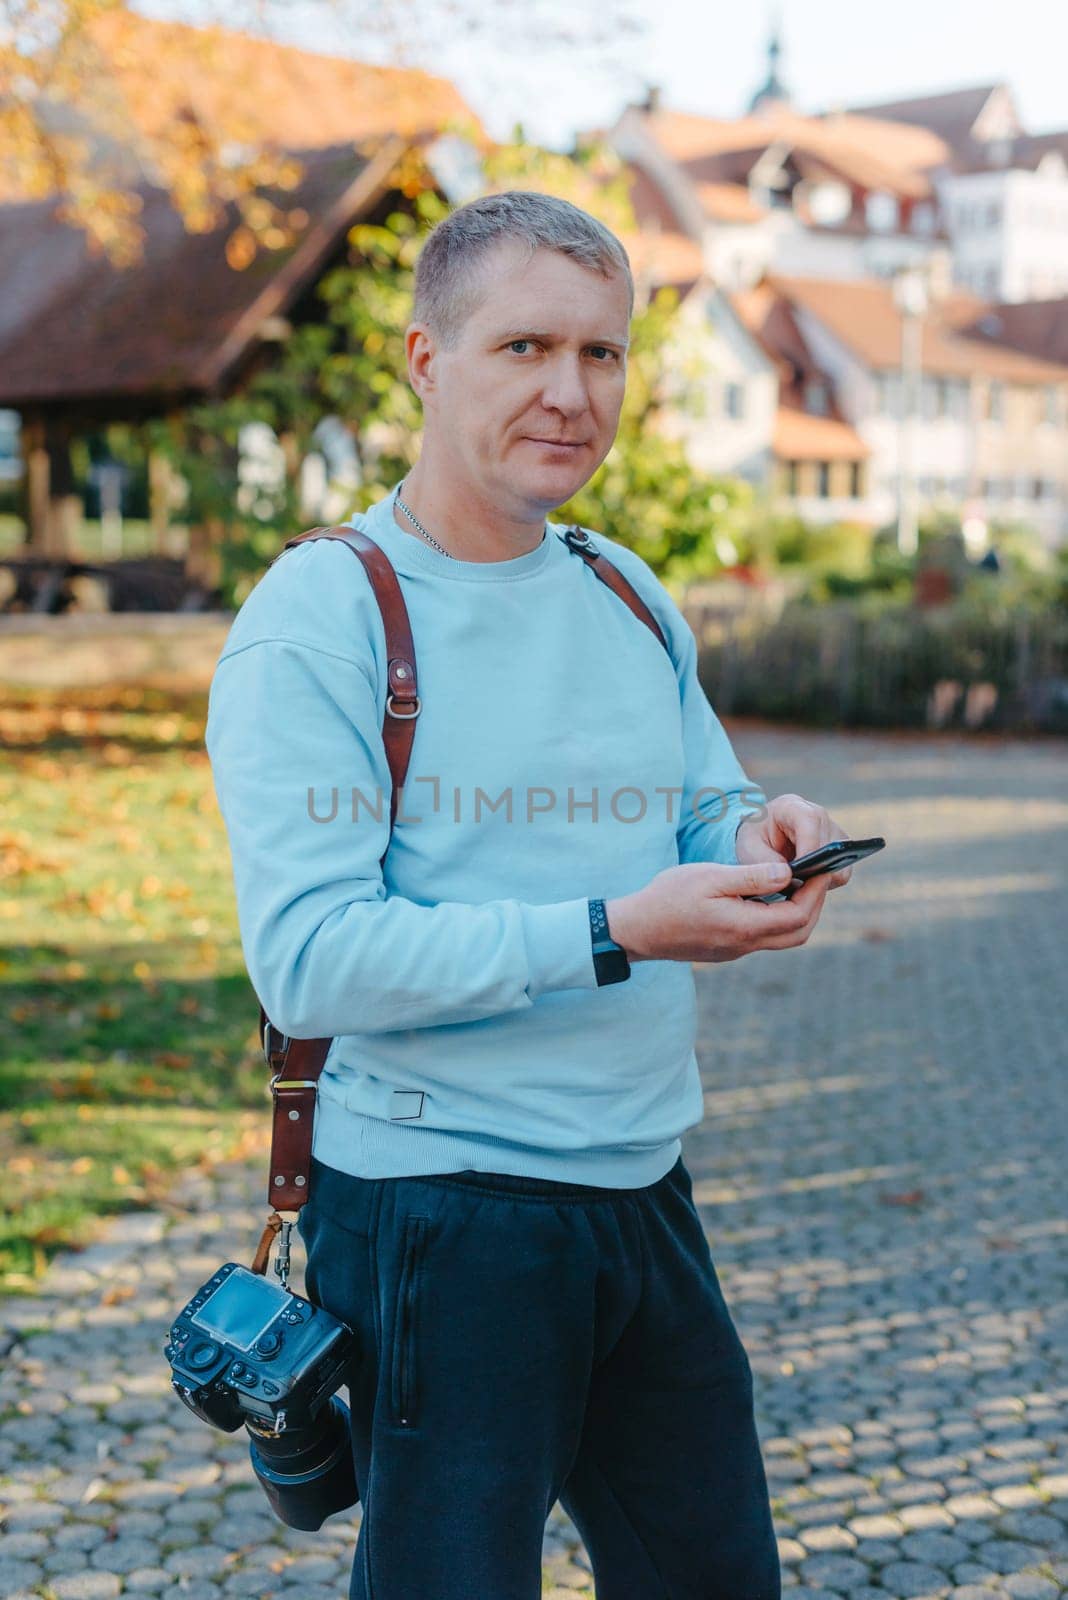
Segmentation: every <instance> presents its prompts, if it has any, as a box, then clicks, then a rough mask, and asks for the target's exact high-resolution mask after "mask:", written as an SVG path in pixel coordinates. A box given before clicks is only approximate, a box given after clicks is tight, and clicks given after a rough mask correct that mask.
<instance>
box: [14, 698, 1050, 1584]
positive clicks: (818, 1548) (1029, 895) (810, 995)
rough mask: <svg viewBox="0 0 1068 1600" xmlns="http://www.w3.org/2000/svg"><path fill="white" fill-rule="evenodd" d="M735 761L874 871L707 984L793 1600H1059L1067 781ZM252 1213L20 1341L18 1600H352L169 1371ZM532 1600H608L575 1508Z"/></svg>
mask: <svg viewBox="0 0 1068 1600" xmlns="http://www.w3.org/2000/svg"><path fill="white" fill-rule="evenodd" d="M735 739H736V744H737V747H738V749H739V751H740V753H741V754H742V756H743V759H744V760H745V761H746V763H747V765H748V767H749V770H750V771H751V772H752V774H753V775H754V776H755V777H757V778H759V779H760V780H761V781H762V782H763V783H764V784H765V786H766V787H767V788H768V789H769V791H770V792H772V793H779V792H782V791H785V790H797V791H799V792H801V793H803V794H806V795H809V796H811V797H812V798H815V799H817V800H820V801H821V802H823V803H824V804H826V805H828V806H829V807H830V808H831V810H832V812H833V813H834V815H835V816H836V817H837V819H838V820H839V821H840V822H841V824H842V825H843V826H844V827H845V828H846V829H847V831H849V832H850V833H852V834H854V835H860V836H863V835H867V834H869V833H883V834H885V835H886V836H887V838H888V840H889V848H888V849H887V851H886V852H884V853H883V854H882V855H881V856H879V857H877V858H876V859H874V860H872V861H870V862H867V863H865V864H864V865H862V866H860V867H858V868H857V869H856V871H855V873H854V876H853V881H852V883H851V884H850V885H849V886H848V888H845V889H843V890H841V891H839V892H837V893H835V894H834V895H832V897H831V899H830V901H829V902H828V907H827V911H826V913H825V916H824V919H823V921H822V923H821V925H820V927H819V929H818V930H817V932H816V934H815V936H814V937H813V939H812V940H811V941H810V943H809V944H808V945H807V946H805V947H804V948H802V949H800V950H794V951H790V952H786V953H780V954H776V955H763V956H757V957H752V958H750V959H748V960H746V961H740V962H732V963H729V964H727V965H725V966H718V967H705V968H702V969H701V970H700V976H699V982H698V988H699V997H700V1008H701V1024H702V1027H701V1046H700V1055H701V1060H702V1065H703V1068H704V1077H705V1085H706V1090H707V1096H706V1116H705V1120H704V1122H703V1124H702V1125H701V1127H700V1128H699V1129H696V1130H694V1131H693V1132H692V1133H691V1134H690V1135H689V1137H688V1138H687V1140H686V1147H685V1154H686V1159H687V1163H688V1165H689V1167H690V1170H691V1172H692V1174H693V1178H694V1192H695V1197H696V1199H697V1201H698V1204H699V1205H700V1206H701V1209H702V1215H703V1217H704V1220H705V1222H706V1224H707V1228H708V1232H709V1238H710V1242H711V1245H712V1253H713V1257H714V1259H715V1261H716V1263H717V1268H718V1270H719V1274H720V1278H721V1281H722V1283H723V1287H724V1291H725V1293H726V1296H727V1299H728V1302H729V1304H730V1305H731V1307H732V1310H733V1312H734V1315H735V1319H736V1322H737V1324H738V1327H739V1330H740V1332H741V1334H742V1337H743V1340H744V1342H745V1344H746V1347H747V1349H748V1351H749V1353H750V1357H751V1360H752V1364H753V1368H754V1372H755V1375H756V1392H757V1405H758V1410H759V1416H760V1426H761V1433H762V1437H763V1440H764V1450H765V1459H766V1463H767V1468H768V1474H769V1480H770V1485H771V1492H772V1496H773V1501H774V1509H775V1515H776V1521H777V1526H778V1530H779V1534H780V1538H781V1552H782V1561H783V1575H784V1582H785V1584H786V1585H787V1586H788V1588H789V1592H790V1593H791V1596H792V1600H836V1597H844V1600H886V1597H887V1596H896V1597H900V1600H906V1597H911V1600H922V1597H932V1596H945V1595H951V1596H954V1597H956V1600H1008V1597H1013V1600H1055V1597H1056V1596H1059V1595H1062V1594H1065V1593H1068V1406H1066V1401H1068V1249H1066V1236H1068V1220H1066V1207H1065V1184H1064V1171H1065V1135H1066V1128H1068V1117H1066V1106H1065V1100H1066V1093H1065V1078H1066V1072H1065V1066H1066V1060H1065V1058H1066V1054H1068V1051H1066V1047H1065V1044H1064V1031H1063V1026H1062V1009H1063V998H1064V982H1063V979H1064V957H1065V951H1066V949H1068V910H1066V907H1068V897H1066V893H1065V890H1066V882H1065V879H1066V877H1068V783H1066V781H1065V780H1066V777H1068V752H1066V750H1065V747H1064V746H1063V745H1057V744H1052V743H1051V744H1039V743H1026V742H1006V743H992V742H991V743H987V742H985V741H983V742H978V743H966V742H964V741H957V740H954V739H945V738H941V739H938V740H933V741H927V740H920V739H915V738H891V737H881V736H872V735H857V736H850V737H848V738H847V737H843V736H841V735H834V734H813V733H804V732H793V731H791V732H785V731H769V730H767V729H761V728H756V727H742V728H737V729H735ZM262 1181H263V1174H262V1171H261V1168H260V1165H258V1164H257V1165H256V1166H255V1167H254V1168H237V1169H225V1170H223V1171H221V1172H218V1173H217V1174H216V1175H215V1176H214V1178H213V1179H212V1180H210V1181H209V1180H204V1181H203V1182H201V1183H200V1184H199V1186H198V1187H193V1186H192V1185H188V1184H187V1185H183V1186H181V1187H180V1189H179V1191H178V1193H177V1196H176V1198H177V1199H178V1201H179V1202H180V1208H176V1210H175V1212H174V1214H173V1215H167V1216H156V1215H139V1216H131V1217H128V1218H124V1219H122V1220H120V1221H119V1222H118V1223H117V1224H115V1225H114V1226H113V1227H111V1228H110V1229H109V1231H108V1232H107V1233H106V1235H105V1236H104V1237H103V1238H102V1240H101V1242H100V1243H98V1244H96V1245H94V1246H92V1247H90V1249H88V1250H87V1251H85V1252H82V1253H81V1254H78V1255H70V1256H67V1257H66V1258H63V1259H61V1260H59V1261H58V1262H57V1263H56V1264H55V1266H54V1269H53V1271H52V1273H51V1275H50V1277H49V1279H48V1280H47V1281H46V1283H45V1284H44V1286H43V1288H42V1292H41V1294H40V1296H39V1297H37V1298H35V1299H33V1300H28V1301H19V1302H14V1303H9V1305H8V1306H7V1307H6V1308H4V1309H3V1310H2V1311H0V1321H3V1322H6V1326H7V1329H8V1334H7V1338H8V1340H9V1342H10V1348H9V1350H8V1353H7V1356H6V1361H5V1365H4V1371H3V1375H2V1378H0V1416H2V1417H3V1418H4V1421H3V1428H2V1431H0V1475H2V1476H0V1516H2V1519H3V1536H2V1538H0V1595H2V1596H4V1597H6V1600H14V1597H16V1596H25V1595H30V1594H33V1595H37V1596H51V1597H53V1600H103V1597H105V1596H108V1597H110V1596H116V1595H119V1594H146V1595H152V1594H160V1595H164V1596H173V1597H175V1600H177V1597H182V1600H218V1597H219V1596H220V1595H249V1596H252V1595H254V1596H264V1597H266V1596H269V1595H283V1596H292V1597H296V1596H300V1597H303V1600H326V1597H331V1600H336V1597H340V1596H342V1595H343V1594H345V1593H346V1578H347V1573H348V1569H349V1565H350V1560H351V1551H352V1546H353V1541H354V1538H355V1534H356V1531H357V1527H358V1522H357V1521H356V1520H353V1519H352V1518H349V1517H338V1518H334V1519H332V1520H331V1522H330V1523H328V1525H327V1526H326V1527H325V1528H324V1529H323V1530H322V1531H321V1532H320V1533H317V1534H300V1533H296V1532H294V1531H292V1530H290V1529H286V1528H283V1527H282V1526H281V1525H280V1524H279V1523H278V1522H276V1521H275V1520H274V1519H273V1518H272V1516H271V1515H270V1513H269V1512H268V1511H267V1508H266V1501H265V1499H264V1497H263V1495H262V1493H261V1491H260V1489H259V1487H258V1485H257V1484H256V1483H255V1482H254V1480H253V1479H252V1477H251V1472H250V1468H249V1466H248V1462H247V1455H246V1449H245V1445H244V1442H243V1435H241V1436H229V1435H222V1434H219V1433H216V1432H214V1431H213V1430H211V1429H209V1428H207V1427H206V1426H205V1425H203V1424H202V1423H200V1422H198V1421H197V1420H196V1419H195V1418H193V1417H192V1416H189V1415H188V1414H187V1413H185V1412H184V1411H183V1409H182V1408H181V1406H180V1405H179V1403H178V1402H177V1400H175V1399H174V1398H173V1397H172V1396H171V1394H170V1392H169V1390H168V1387H167V1380H166V1375H165V1371H164V1368H163V1363H162V1357H161V1353H160V1352H161V1344H162V1337H163V1333H164V1329H165V1327H166V1325H167V1321H168V1318H169V1315H170V1313H171V1312H172V1310H173V1309H174V1307H175V1306H176V1305H177V1304H179V1303H180V1301H181V1300H182V1299H183V1298H184V1297H185V1295H186V1294H187V1293H188V1292H189V1291H190V1290H191V1289H192V1288H193V1287H194V1286H195V1285H196V1284H198V1283H199V1282H200V1281H201V1280H202V1277H203V1276H204V1275H206V1274H207V1273H208V1272H209V1270H210V1269H212V1268H213V1267H215V1266H216V1265H217V1264H218V1262H219V1261H220V1260H224V1259H233V1258H234V1257H237V1258H239V1259H242V1258H243V1259H247V1258H248V1254H249V1252H250V1251H251V1249H252V1246H253V1244H254V1241H255V1238H256V1237H257V1235H258V1227H259V1223H260V1220H261V1218H262V1215H263V1211H262V1206H261V1201H260V1186H261V1184H262ZM545 1582H546V1587H547V1590H548V1592H549V1593H550V1594H552V1595H554V1596H556V1597H557V1600H563V1596H565V1595H580V1594H583V1593H585V1594H586V1595H590V1594H591V1593H592V1590H591V1587H590V1583H591V1580H590V1575H589V1568H588V1563H587V1561H586V1558H585V1555H584V1552H583V1551H582V1549H581V1547H580V1546H579V1543H578V1539H577V1536H576V1535H575V1532H574V1530H573V1528H572V1527H571V1525H570V1524H569V1523H568V1522H567V1520H566V1518H565V1517H564V1516H563V1514H562V1513H561V1512H560V1511H559V1508H557V1510H556V1511H555V1512H554V1514H553V1516H552V1518H551V1519H550V1521H549V1524H548V1526H547V1530H546V1547H545ZM413 1600H419V1597H413ZM426 1600H430V1597H426ZM472 1600H475V1597H472ZM479 1600H497V1597H489V1596H487V1597H479ZM717 1600H746V1597H744V1596H729V1597H728V1596H724V1597H717Z"/></svg>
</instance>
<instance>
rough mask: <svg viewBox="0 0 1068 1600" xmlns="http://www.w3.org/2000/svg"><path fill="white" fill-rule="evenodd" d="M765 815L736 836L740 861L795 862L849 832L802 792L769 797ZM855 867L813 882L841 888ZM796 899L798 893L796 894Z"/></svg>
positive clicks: (751, 820) (749, 822)
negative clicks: (805, 797)
mask: <svg viewBox="0 0 1068 1600" xmlns="http://www.w3.org/2000/svg"><path fill="white" fill-rule="evenodd" d="M765 810H766V813H767V815H766V816H764V817H749V818H747V820H746V821H745V822H743V823H742V825H741V827H740V828H739V829H738V832H737V834H736V835H735V849H736V850H737V852H738V860H739V861H741V862H743V863H748V862H751V861H794V860H796V858H797V857H798V856H807V855H808V853H809V851H810V850H818V849H819V847H820V845H821V844H830V842H831V840H832V839H847V838H848V837H849V835H848V834H847V833H846V831H845V829H844V828H842V827H840V826H839V824H838V823H837V822H835V820H834V818H833V817H832V816H831V814H830V812H829V811H825V810H824V808H823V806H818V805H816V804H815V803H814V802H813V801H812V800H804V799H802V797H801V796H800V795H799V794H780V795H777V796H776V798H775V799H774V800H769V801H768V803H767V806H766V808H765ZM852 871H853V869H852V867H842V868H840V869H839V871H837V872H828V873H824V875H823V876H822V878H813V879H812V882H813V883H823V884H825V885H826V886H827V888H829V889H840V888H841V887H842V885H843V884H845V883H848V882H849V878H850V874H851V873H852ZM794 898H795V899H796V898H797V897H796V895H795V896H794Z"/></svg>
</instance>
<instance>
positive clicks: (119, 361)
mask: <svg viewBox="0 0 1068 1600" xmlns="http://www.w3.org/2000/svg"><path fill="white" fill-rule="evenodd" d="M404 148H405V145H404V143H403V141H401V140H391V141H389V142H388V143H387V145H386V146H385V147H384V148H383V149H382V150H381V151H380V152H379V154H378V155H377V156H375V157H374V158H372V159H371V160H370V161H368V160H367V159H366V158H365V157H360V156H358V155H356V154H354V152H353V149H352V146H351V144H346V145H344V146H342V147H341V148H340V149H335V150H314V151H302V152H300V153H299V154H300V159H301V160H302V161H303V162H304V165H305V173H304V178H303V180H302V182H301V183H300V185H299V186H298V188H297V189H295V190H293V191H291V192H289V193H288V194H286V195H285V196H284V197H276V198H284V200H285V203H286V204H287V206H290V207H295V208H299V209H300V210H302V211H304V212H305V213H306V214H307V216H308V219H309V220H308V222H307V224H306V226H305V227H304V228H303V230H302V231H301V232H300V234H299V237H298V240H297V243H296V244H295V245H294V246H291V247H289V248H287V249H282V250H263V251H261V252H260V254H258V255H257V256H256V257H255V259H254V260H253V261H252V263H251V265H249V266H248V267H247V268H245V269H244V270H235V269H234V268H233V267H231V266H230V264H229V262H228V261H227V256H226V242H227V238H228V237H229V235H230V233H231V231H232V229H233V227H234V224H235V221H236V216H235V215H234V214H233V213H232V211H231V214H230V215H229V216H228V217H227V219H226V221H225V222H224V223H223V224H222V225H221V226H220V227H218V228H216V229H215V230H214V231H212V232H210V233H190V232H187V231H186V229H185V228H184V226H183V224H182V221H181V219H180V218H179V216H178V215H177V213H176V212H175V211H174V210H173V209H172V207H171V205H170V204H169V202H168V200H167V198H166V196H165V195H164V194H163V192H162V191H161V190H159V189H153V188H147V187H145V188H143V189H142V190H141V191H140V192H141V195H142V199H143V202H144V209H143V211H142V214H141V217H140V221H141V223H142V225H143V226H144V229H145V234H146V242H145V249H144V255H143V259H142V260H141V261H140V262H139V263H137V264H136V265H134V266H130V267H126V268H122V269H120V268H117V267H114V266H112V265H111V263H110V262H109V261H108V260H107V258H106V257H105V256H103V255H91V254H90V253H89V251H88V249H87V247H86V243H85V235H84V234H83V233H81V232H80V231H79V230H77V229H75V228H71V227H68V226H65V225H64V224H62V223H60V222H58V221H57V220H56V219H55V216H54V214H53V204H52V202H51V201H37V202H35V203H32V204H25V205H9V206H4V207H0V276H3V277H4V284H5V292H4V296H3V301H4V305H5V308H6V310H7V312H8V315H7V317H6V319H5V325H4V326H3V327H0V405H7V406H13V407H15V408H16V409H18V408H21V407H23V406H25V405H26V404H30V405H32V404H33V403H34V402H69V401H76V400H78V399H79V398H85V399H92V400H94V401H97V402H99V401H101V400H104V401H106V400H108V399H119V400H122V401H124V402H126V403H129V402H130V400H131V399H133V398H137V399H139V400H142V401H144V400H148V401H149V402H155V403H158V402H159V401H160V399H162V398H163V397H169V396H174V397H185V396H188V395H190V394H198V393H205V392H211V391H212V390H213V389H214V388H215V386H216V385H218V384H219V383H220V382H222V381H223V380H224V379H225V377H226V375H227V373H228V372H229V371H230V370H231V369H232V368H233V366H234V365H235V364H236V363H239V362H240V360H241V359H242V357H243V356H244V354H245V353H246V351H247V349H248V347H249V344H250V342H251V341H253V340H254V339H255V336H256V332H257V329H258V328H259V326H260V325H261V323H262V322H263V321H264V319H265V318H266V317H268V316H272V315H278V314H284V313H285V311H286V310H287V308H288V307H289V306H290V305H291V304H292V302H293V300H294V299H295V298H296V296H297V295H298V294H299V293H300V291H301V290H302V289H303V288H305V287H306V286H307V285H308V284H309V283H310V282H313V281H314V279H315V277H316V276H317V274H318V273H319V272H320V271H321V270H322V267H323V265H324V263H325V261H326V260H327V259H328V258H329V256H330V255H331V253H332V252H333V251H334V250H335V248H336V247H337V244H338V242H339V240H340V239H342V238H343V236H344V232H345V230H346V228H348V227H349V226H350V225H351V224H352V222H353V221H354V220H356V219H357V218H358V217H359V216H363V215H366V214H367V212H368V210H369V209H370V208H371V206H372V205H374V204H375V203H376V202H377V201H378V200H379V199H380V198H381V196H382V195H383V194H384V193H385V192H386V190H387V183H388V179H389V176H390V173H391V172H392V171H393V169H394V168H395V165H396V161H397V158H398V155H399V154H400V153H401V152H402V151H403V149H404ZM11 263H15V264H21V265H20V266H19V272H18V275H17V276H16V277H15V278H14V282H12V280H10V279H8V278H6V276H4V275H5V273H6V269H7V267H8V265H9V264H11Z"/></svg>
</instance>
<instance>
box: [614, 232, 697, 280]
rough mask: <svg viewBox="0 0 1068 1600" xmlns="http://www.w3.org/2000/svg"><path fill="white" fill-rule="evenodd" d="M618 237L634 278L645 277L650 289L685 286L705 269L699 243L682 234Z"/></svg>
mask: <svg viewBox="0 0 1068 1600" xmlns="http://www.w3.org/2000/svg"><path fill="white" fill-rule="evenodd" d="M620 238H621V241H622V244H623V246H624V248H625V250H626V252H627V255H628V256H629V257H630V266H631V271H632V272H633V274H634V276H635V278H641V277H645V278H647V279H648V281H649V283H650V284H651V285H652V286H653V287H654V288H659V287H661V286H663V285H667V284H673V285H674V286H675V287H676V288H679V289H682V288H686V287H688V286H690V285H692V284H694V283H696V282H697V280H698V279H699V278H700V277H701V276H702V274H703V272H704V270H705V262H704V253H703V251H702V249H701V246H700V245H699V244H697V242H696V241H695V240H693V239H688V238H687V237H686V235H685V234H683V233H677V232H665V233H656V232H649V233H637V234H634V233H625V234H621V235H620Z"/></svg>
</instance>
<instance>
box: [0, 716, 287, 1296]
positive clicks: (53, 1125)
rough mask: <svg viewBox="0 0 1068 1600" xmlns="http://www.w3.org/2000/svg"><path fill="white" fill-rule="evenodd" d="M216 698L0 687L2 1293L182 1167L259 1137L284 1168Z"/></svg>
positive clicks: (248, 1146) (251, 1145) (148, 1201)
mask: <svg viewBox="0 0 1068 1600" xmlns="http://www.w3.org/2000/svg"><path fill="white" fill-rule="evenodd" d="M205 710H206V695H203V694H201V695H198V696H195V697H178V696H176V695H169V694H167V693H166V692H165V691H162V690H143V689H131V688H122V687H120V688H113V689H86V690H82V691H74V692H72V691H70V690H64V691H36V690H35V691H31V692H26V693H19V692H12V691H7V692H6V693H4V694H3V695H2V696H0V994H2V1004H0V1165H2V1168H3V1170H4V1172H5V1174H6V1183H5V1185H4V1194H3V1200H2V1202H0V1293H3V1292H7V1293H12V1292H14V1293H18V1292H20V1291H27V1290H32V1289H33V1287H34V1286H35V1282H36V1280H37V1278H39V1276H40V1274H41V1272H42V1271H43V1269H44V1268H45V1266H46V1265H47V1262H48V1259H49V1257H50V1256H51V1255H52V1254H54V1253H55V1252H56V1251H57V1250H59V1249H62V1248H64V1247H67V1246H69V1245H72V1244H77V1243H82V1242H86V1241H87V1240H88V1239H90V1238H91V1237H92V1236H93V1233H94V1231H95V1230H96V1229H97V1228H98V1226H99V1219H100V1218H102V1217H104V1216H106V1215H108V1214H110V1213H114V1212H117V1211H123V1210H127V1209H131V1208H137V1207H140V1206H144V1205H152V1204H155V1203H158V1202H159V1201H161V1200H162V1199H163V1198H164V1197H165V1196H166V1195H167V1192H168V1189H169V1187H170V1186H171V1185H172V1184H175V1183H180V1180H181V1173H182V1170H183V1169H186V1168H189V1167H196V1166H198V1165H199V1166H201V1167H205V1166H210V1165H211V1164H212V1163H213V1162H215V1161H218V1160H222V1159H233V1158H235V1157H237V1156H239V1155H243V1154H249V1155H252V1154H259V1153H262V1157H263V1161H264V1171H265V1172H266V1159H267V1147H268V1136H269V1110H270V1097H269V1095H268V1093H267V1089H266V1084H267V1071H266V1068H265V1066H264V1063H263V1058H262V1055H261V1053H260V1050H259V1040H258V1036H257V1032H256V1021H257V1015H258V1013H257V1010H256V1004H255V999H254V996H253V993H252V989H251V986H250V985H249V982H248V979H247V977H246V975H245V971H244V965H243V962H242V957H241V947H240V942H239V939H238V932H237V918H236V912H235V909H234V901H233V887H232V880H231V876H230V863H229V854H228V851H227V846H226V835H225V831H224V829H223V825H222V819H221V817H220V815H219V812H218V808H217V806H216V802H215V795H214V791H213V789H212V783H211V773H210V769H209V766H208V761H207V756H206V755H205V753H204V749H203V728H204V715H205Z"/></svg>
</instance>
